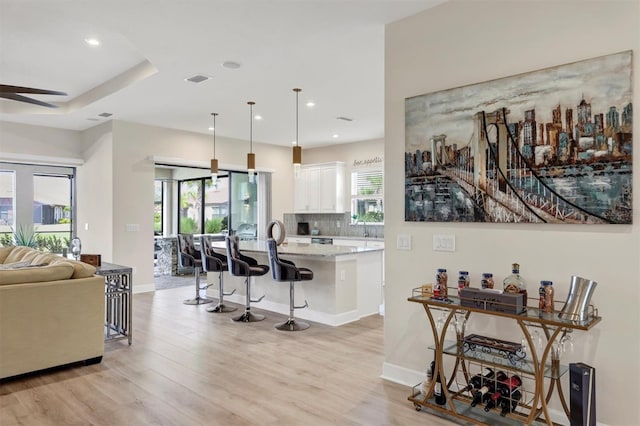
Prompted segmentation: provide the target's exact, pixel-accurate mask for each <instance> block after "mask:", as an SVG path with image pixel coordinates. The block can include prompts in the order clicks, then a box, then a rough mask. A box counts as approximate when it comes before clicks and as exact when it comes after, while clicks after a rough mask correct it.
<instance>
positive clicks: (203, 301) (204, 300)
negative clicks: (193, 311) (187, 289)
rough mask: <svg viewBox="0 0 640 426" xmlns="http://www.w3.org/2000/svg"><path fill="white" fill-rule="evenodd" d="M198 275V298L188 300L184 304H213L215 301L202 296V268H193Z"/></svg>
mask: <svg viewBox="0 0 640 426" xmlns="http://www.w3.org/2000/svg"><path fill="white" fill-rule="evenodd" d="M193 269H194V270H195V274H196V297H194V298H193V299H187V300H185V301H184V302H182V303H184V304H185V305H205V304H207V303H211V302H213V299H209V298H208V297H206V296H204V297H203V296H200V267H199V266H196V267H194V268H193Z"/></svg>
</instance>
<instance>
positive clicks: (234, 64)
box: [222, 61, 242, 70]
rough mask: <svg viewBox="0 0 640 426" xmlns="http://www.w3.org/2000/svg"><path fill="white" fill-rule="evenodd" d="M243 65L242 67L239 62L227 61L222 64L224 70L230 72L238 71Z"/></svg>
mask: <svg viewBox="0 0 640 426" xmlns="http://www.w3.org/2000/svg"><path fill="white" fill-rule="evenodd" d="M241 66H242V65H240V64H239V63H238V62H234V61H225V62H223V63H222V67H223V68H227V69H230V70H237V69H238V68H240V67H241Z"/></svg>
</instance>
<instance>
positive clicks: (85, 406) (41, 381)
mask: <svg viewBox="0 0 640 426" xmlns="http://www.w3.org/2000/svg"><path fill="white" fill-rule="evenodd" d="M192 293H193V288H191V287H189V288H176V289H170V290H162V291H157V292H154V293H143V294H137V295H135V296H134V308H133V311H134V325H133V331H134V332H133V345H132V346H128V344H127V343H126V340H122V341H118V342H111V343H107V344H106V345H105V356H104V358H103V361H102V363H101V364H97V365H92V366H87V367H83V366H79V367H73V368H65V369H61V370H57V371H53V372H47V373H45V374H40V375H35V376H31V377H23V378H19V379H14V380H8V381H3V382H0V425H2V426H12V425H34V426H47V425H55V426H58V425H181V426H182V425H314V426H315V425H452V424H453V423H449V422H447V421H445V420H442V419H439V418H437V417H433V416H430V415H429V414H427V413H424V412H416V411H415V409H414V408H413V405H412V404H411V403H410V402H409V401H408V400H407V396H408V395H409V392H410V389H409V388H407V387H405V386H401V385H398V384H395V383H391V382H387V381H385V380H382V379H381V378H380V374H381V369H382V362H383V319H382V317H379V316H377V315H374V316H371V317H367V318H365V319H362V320H360V321H357V322H355V323H351V324H348V325H344V326H341V327H330V326H325V325H322V324H316V323H311V327H310V328H309V329H307V330H305V331H302V332H297V333H285V332H280V331H277V330H275V329H273V324H274V323H276V322H279V321H282V320H284V316H282V315H279V314H276V313H272V312H265V311H260V310H259V309H255V312H257V313H263V314H265V315H266V316H267V318H266V319H265V320H264V321H261V322H258V323H251V324H244V323H243V324H239V323H233V322H232V321H231V319H230V318H231V316H232V315H235V314H237V313H238V312H239V311H240V310H241V309H242V307H240V306H238V311H236V312H234V313H225V314H213V313H209V312H207V311H206V308H207V307H208V306H211V305H203V306H189V305H184V304H182V300H184V299H187V298H190V297H192V296H193V294H192ZM255 306H256V307H257V306H259V304H256V305H255Z"/></svg>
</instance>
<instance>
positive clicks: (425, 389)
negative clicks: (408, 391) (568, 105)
mask: <svg viewBox="0 0 640 426" xmlns="http://www.w3.org/2000/svg"><path fill="white" fill-rule="evenodd" d="M435 368H436V362H435V361H431V364H430V365H429V367H428V368H427V376H426V377H425V379H424V382H422V393H423V395H427V394H428V393H429V387H431V381H432V380H433V370H435Z"/></svg>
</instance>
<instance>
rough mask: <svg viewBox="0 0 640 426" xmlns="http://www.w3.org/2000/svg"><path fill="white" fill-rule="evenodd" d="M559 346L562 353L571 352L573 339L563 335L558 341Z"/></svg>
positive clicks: (568, 335) (569, 335)
mask: <svg viewBox="0 0 640 426" xmlns="http://www.w3.org/2000/svg"><path fill="white" fill-rule="evenodd" d="M560 345H561V346H562V352H563V353H567V352H573V337H571V334H565V335H564V336H562V338H561V339H560Z"/></svg>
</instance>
